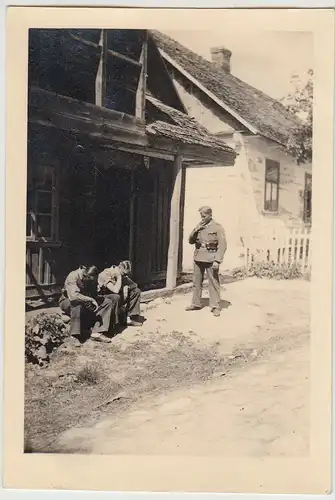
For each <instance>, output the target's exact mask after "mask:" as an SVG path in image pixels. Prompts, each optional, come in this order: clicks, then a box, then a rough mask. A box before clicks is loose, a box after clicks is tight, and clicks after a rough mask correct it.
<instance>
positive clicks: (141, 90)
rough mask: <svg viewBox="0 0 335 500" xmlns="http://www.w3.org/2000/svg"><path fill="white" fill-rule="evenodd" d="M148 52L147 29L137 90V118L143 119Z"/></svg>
mask: <svg viewBox="0 0 335 500" xmlns="http://www.w3.org/2000/svg"><path fill="white" fill-rule="evenodd" d="M147 53H148V42H147V31H146V32H145V35H144V41H143V45H142V52H141V57H140V62H141V63H142V69H141V73H140V77H139V81H138V87H137V92H136V110H135V116H136V117H137V118H140V119H141V120H144V119H145V96H146V87H147Z"/></svg>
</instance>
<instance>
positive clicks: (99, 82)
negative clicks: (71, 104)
mask: <svg viewBox="0 0 335 500" xmlns="http://www.w3.org/2000/svg"><path fill="white" fill-rule="evenodd" d="M99 44H100V46H101V55H100V62H99V66H98V72H97V77H96V80H95V104H96V105H97V106H104V105H105V97H106V79H107V75H106V68H107V53H108V47H107V31H106V30H101V36H100V42H99Z"/></svg>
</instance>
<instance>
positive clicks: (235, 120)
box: [153, 31, 312, 270]
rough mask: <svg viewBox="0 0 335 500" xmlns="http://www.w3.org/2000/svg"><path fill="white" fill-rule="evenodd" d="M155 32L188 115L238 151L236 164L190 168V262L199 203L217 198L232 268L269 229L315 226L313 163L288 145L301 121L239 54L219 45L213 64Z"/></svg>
mask: <svg viewBox="0 0 335 500" xmlns="http://www.w3.org/2000/svg"><path fill="white" fill-rule="evenodd" d="M153 37H154V39H155V42H156V44H157V46H158V47H159V50H160V54H161V56H162V58H163V60H164V62H165V65H166V67H167V69H168V71H169V74H170V76H171V78H172V80H173V85H174V87H175V89H176V91H177V94H178V96H179V98H180V100H181V102H182V104H183V106H184V107H185V109H186V111H187V113H188V114H189V116H191V117H193V118H195V119H196V120H197V121H198V122H199V123H201V125H203V126H204V127H206V128H207V129H208V130H209V131H210V132H211V133H212V134H215V135H216V136H217V137H221V138H223V139H224V141H225V142H226V143H227V144H229V145H230V146H231V147H232V148H233V149H234V150H235V151H236V152H237V153H238V157H237V160H236V163H235V166H233V163H232V164H231V166H230V167H226V168H221V167H220V166H219V165H218V164H217V165H216V164H208V163H207V162H204V163H203V164H197V165H194V166H192V168H190V167H189V168H188V169H187V174H186V198H185V219H184V221H185V225H184V234H185V238H184V261H183V267H184V269H185V270H188V269H190V268H191V266H192V249H191V247H190V245H189V244H188V241H187V238H186V237H187V235H188V232H189V231H190V230H191V229H192V227H194V225H195V223H196V222H197V217H198V214H197V207H198V206H199V203H200V204H210V205H212V207H213V209H214V211H215V214H214V215H215V217H216V218H217V219H218V220H219V221H220V222H221V223H222V224H223V225H224V227H225V229H226V232H227V238H228V252H227V255H226V259H225V263H226V266H227V267H234V266H235V265H238V263H239V260H238V257H239V255H240V254H241V252H242V253H243V239H244V238H245V236H249V235H250V234H252V235H256V234H257V233H262V232H264V231H268V230H269V229H270V230H272V229H275V228H278V229H280V228H285V227H293V226H297V225H298V226H301V225H302V226H304V225H308V226H309V225H310V224H311V216H312V213H311V209H312V207H311V198H312V165H310V164H305V165H302V166H298V165H297V164H296V162H295V160H294V158H293V157H292V156H290V155H289V154H288V153H287V151H286V144H287V140H288V137H289V135H290V132H291V131H292V129H293V128H295V127H296V126H297V125H299V123H298V122H297V119H296V118H295V117H294V116H293V115H291V114H290V113H289V112H288V111H287V109H286V108H285V107H284V106H283V105H282V104H281V103H279V102H278V101H276V100H274V99H272V98H271V97H269V96H268V95H266V94H264V93H263V92H261V91H259V90H257V89H256V88H254V87H252V86H251V85H249V84H247V83H245V82H243V81H241V80H240V79H239V78H236V77H235V76H234V75H233V74H232V73H231V57H232V54H231V52H230V51H229V50H227V49H226V48H224V47H218V48H213V49H212V62H211V61H207V60H206V59H204V58H202V57H201V56H199V55H197V54H195V53H194V52H192V51H191V50H189V49H188V48H186V47H184V46H182V45H181V44H180V43H178V42H176V41H175V40H173V39H171V38H170V37H168V36H167V35H165V34H163V33H160V32H157V31H155V32H153Z"/></svg>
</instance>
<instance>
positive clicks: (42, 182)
mask: <svg viewBox="0 0 335 500" xmlns="http://www.w3.org/2000/svg"><path fill="white" fill-rule="evenodd" d="M56 195H57V193H56V183H55V173H54V170H53V168H52V167H34V171H33V172H30V173H29V175H28V186H27V225H26V236H27V239H29V240H46V241H50V240H57V221H56V219H57V210H58V207H57V197H56Z"/></svg>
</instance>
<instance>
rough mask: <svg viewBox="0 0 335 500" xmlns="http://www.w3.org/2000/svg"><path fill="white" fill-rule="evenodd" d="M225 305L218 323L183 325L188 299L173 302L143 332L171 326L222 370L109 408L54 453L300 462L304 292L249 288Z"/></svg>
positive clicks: (263, 285)
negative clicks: (211, 351)
mask: <svg viewBox="0 0 335 500" xmlns="http://www.w3.org/2000/svg"><path fill="white" fill-rule="evenodd" d="M223 296H224V298H225V299H226V306H227V308H226V310H225V311H224V312H223V314H222V316H221V318H220V319H219V320H218V321H216V320H217V319H216V318H212V317H211V316H210V315H209V314H208V311H207V310H206V309H204V310H203V311H200V312H199V313H193V314H189V315H188V316H187V314H185V313H183V312H182V311H183V310H184V306H185V303H186V302H187V300H189V298H188V297H177V298H175V299H173V301H174V307H172V306H171V304H160V305H159V306H158V307H157V308H155V309H153V310H152V311H148V323H149V325H147V327H146V328H149V330H150V327H151V324H154V323H155V322H156V324H157V323H158V324H159V325H161V326H160V328H161V330H162V332H161V334H162V333H164V329H169V330H170V331H171V329H173V328H174V324H176V325H178V329H179V330H182V331H187V332H188V335H190V336H192V337H195V339H196V340H195V341H196V343H198V345H199V344H200V345H201V344H202V343H207V344H208V343H213V342H214V343H216V345H217V346H218V349H219V350H220V352H221V353H222V355H224V356H225V358H226V359H228V360H231V363H228V365H227V369H225V368H222V367H221V370H222V371H216V373H214V374H213V377H212V378H211V379H210V380H208V381H206V382H201V383H197V384H193V385H191V386H190V385H189V386H188V387H182V388H180V389H174V390H171V391H167V390H165V391H159V390H157V391H155V392H153V393H152V392H151V393H150V394H143V396H142V397H141V398H139V399H138V400H137V401H136V402H135V403H134V404H132V405H130V406H129V407H128V408H127V409H126V410H125V411H123V412H121V413H117V412H111V413H108V411H109V410H108V409H107V410H106V411H105V412H104V414H102V415H101V416H100V418H99V419H98V422H97V423H94V424H93V425H89V426H87V427H80V428H71V429H69V430H68V431H66V432H65V433H63V435H62V436H61V437H60V439H59V446H60V447H61V448H62V449H63V450H64V449H84V450H85V451H86V452H88V453H101V454H160V455H162V454H163V455H168V454H173V455H230V456H233V455H239V456H241V455H245V456H262V457H264V456H290V457H294V456H306V455H307V454H308V446H309V442H308V434H309V284H308V283H306V282H262V281H259V280H257V282H255V281H254V280H248V281H247V282H244V283H236V284H233V285H231V286H229V289H228V292H227V293H226V294H223ZM228 299H229V300H228ZM237 304H238V307H237ZM228 306H229V307H228ZM197 314H198V316H197ZM215 321H216V323H215ZM128 340H129V342H131V340H130V339H128ZM237 346H238V347H237ZM154 348H155V347H154V345H153V349H154ZM235 362H236V363H237V364H236V365H235V366H234V363H235ZM229 364H231V365H232V366H230V367H229ZM171 370H173V367H172V366H171ZM149 376H150V374H149Z"/></svg>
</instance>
